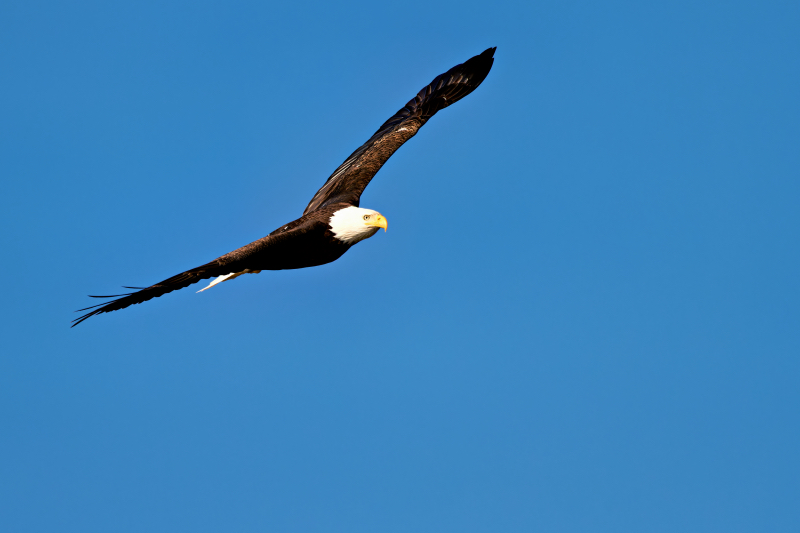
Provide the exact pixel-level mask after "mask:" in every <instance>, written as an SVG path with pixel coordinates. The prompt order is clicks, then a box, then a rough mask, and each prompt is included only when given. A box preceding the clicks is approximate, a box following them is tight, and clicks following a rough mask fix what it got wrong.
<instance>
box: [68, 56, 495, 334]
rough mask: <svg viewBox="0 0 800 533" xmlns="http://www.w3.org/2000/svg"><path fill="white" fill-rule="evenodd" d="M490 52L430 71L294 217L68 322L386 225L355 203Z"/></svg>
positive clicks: (315, 255)
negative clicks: (420, 85) (424, 83)
mask: <svg viewBox="0 0 800 533" xmlns="http://www.w3.org/2000/svg"><path fill="white" fill-rule="evenodd" d="M494 52H495V48H489V49H487V50H485V51H484V52H483V53H481V54H479V55H477V56H475V57H472V58H470V59H468V60H467V61H465V62H464V63H462V64H460V65H456V66H455V67H453V68H451V69H450V70H448V71H447V72H445V73H444V74H441V75H439V76H436V77H435V78H434V79H433V81H432V82H431V83H430V84H429V85H427V86H426V87H425V88H423V89H422V90H421V91H420V92H419V93H418V94H417V95H416V96H415V97H414V98H412V99H411V100H410V101H409V102H408V103H407V104H406V105H405V106H404V107H403V108H402V109H401V110H400V111H398V112H397V113H395V114H394V115H393V116H392V117H391V118H390V119H389V120H387V121H386V122H384V123H383V125H382V126H381V127H380V128H378V131H376V132H375V134H374V135H373V136H372V137H370V138H369V140H368V141H367V142H365V143H364V144H363V145H361V147H359V148H358V149H357V150H356V151H355V152H353V153H352V154H351V155H350V157H348V158H347V159H346V160H345V161H344V163H342V164H341V166H339V168H337V169H336V171H335V172H334V173H333V174H331V176H330V177H329V178H328V180H327V181H326V182H325V184H324V185H323V186H322V188H321V189H320V190H319V191H317V193H316V194H315V195H314V197H313V198H312V199H311V201H310V202H309V204H308V206H307V207H306V209H305V211H303V216H301V217H300V218H298V219H297V220H295V221H293V222H290V223H288V224H285V225H283V226H281V227H280V228H278V229H277V230H275V231H273V232H272V233H270V234H269V235H267V236H266V237H264V238H263V239H259V240H257V241H254V242H251V243H250V244H248V245H246V246H242V247H241V248H237V249H236V250H234V251H232V252H230V253H228V254H225V255H223V256H221V257H218V258H216V259H214V260H213V261H211V262H210V263H206V264H205V265H202V266H199V267H197V268H193V269H191V270H187V271H186V272H182V273H180V274H178V275H176V276H172V277H171V278H169V279H166V280H164V281H161V282H159V283H156V284H154V285H151V286H149V287H144V288H140V287H126V288H129V289H138V290H136V291H135V292H130V293H125V294H115V295H110V296H92V295H90V296H91V297H92V298H115V299H114V300H111V301H109V302H104V303H101V304H98V305H93V306H91V307H86V308H84V309H79V310H78V312H80V311H87V310H90V309H91V311H89V312H88V313H86V314H84V315H82V316H80V317H78V318H76V319H75V320H73V324H72V327H74V326H77V325H78V324H80V323H81V322H83V321H84V320H86V319H87V318H89V317H91V316H94V315H99V314H100V313H110V312H111V311H116V310H118V309H124V308H126V307H128V306H129V305H134V304H139V303H142V302H146V301H147V300H150V299H151V298H157V297H159V296H161V295H163V294H166V293H168V292H172V291H175V290H178V289H182V288H184V287H187V286H189V285H191V284H193V283H197V282H198V281H200V280H204V279H210V278H215V279H214V280H213V281H212V282H211V283H210V284H209V285H208V286H207V287H205V288H204V289H201V290H200V291H198V292H202V291H204V290H206V289H209V288H211V287H213V286H214V285H217V284H219V283H222V282H223V281H229V280H232V279H234V278H236V277H238V276H241V275H242V274H258V273H259V272H261V271H262V270H283V269H290V268H306V267H312V266H317V265H324V264H325V263H330V262H331V261H335V260H337V259H339V258H340V257H341V256H342V254H344V253H345V252H346V251H347V250H349V249H350V247H351V246H353V245H354V244H356V243H357V242H360V241H363V240H364V239H368V238H369V237H372V236H373V235H375V233H376V232H377V231H378V230H379V229H381V228H383V230H384V231H386V228H387V222H386V217H384V216H383V215H381V214H380V213H378V212H377V211H374V210H372V209H364V208H361V207H359V201H360V199H361V193H363V192H364V189H365V188H366V187H367V185H368V184H369V182H370V180H372V177H373V176H375V174H376V173H377V172H378V170H380V168H381V167H382V166H383V164H384V163H386V161H387V160H388V159H389V157H391V155H392V154H393V153H394V152H395V151H396V150H397V149H398V148H400V146H402V145H403V143H404V142H406V141H407V140H409V139H410V138H411V137H413V136H414V135H415V134H416V133H417V131H418V130H419V129H420V128H421V127H422V126H423V125H424V124H425V123H426V122H427V121H428V119H429V118H431V117H432V116H433V115H434V114H436V112H437V111H439V110H440V109H444V108H445V107H447V106H449V105H451V104H453V103H455V102H457V101H458V100H460V99H461V98H463V97H465V96H466V95H468V94H469V93H471V92H472V91H474V90H475V88H476V87H478V85H480V84H481V82H482V81H483V80H484V79H485V78H486V76H487V75H488V74H489V70H491V68H492V63H493V62H494Z"/></svg>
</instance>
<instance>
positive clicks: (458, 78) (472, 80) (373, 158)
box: [303, 48, 496, 215]
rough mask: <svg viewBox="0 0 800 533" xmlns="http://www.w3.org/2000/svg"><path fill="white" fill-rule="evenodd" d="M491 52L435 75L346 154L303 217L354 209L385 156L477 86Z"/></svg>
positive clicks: (492, 53) (487, 68)
mask: <svg viewBox="0 0 800 533" xmlns="http://www.w3.org/2000/svg"><path fill="white" fill-rule="evenodd" d="M495 49H496V48H489V49H487V50H485V51H484V52H483V53H481V54H479V55H477V56H475V57H473V58H471V59H469V60H467V61H466V62H464V63H462V64H460V65H456V66H455V67H453V68H451V69H450V70H448V71H447V72H445V73H444V74H441V75H439V76H436V77H435V78H434V79H433V81H432V82H431V83H430V84H429V85H427V86H426V87H424V88H423V89H422V90H421V91H420V92H419V93H418V94H417V96H415V97H414V98H412V99H411V100H410V101H409V102H408V103H407V104H406V105H405V106H404V107H403V108H402V109H401V110H400V111H398V112H397V113H395V114H394V115H393V116H392V117H391V118H390V119H389V120H387V121H386V122H384V123H383V125H382V126H381V127H380V128H378V131H376V132H375V134H374V135H373V136H372V137H370V138H369V140H368V141H367V142H365V143H364V144H363V145H361V146H360V147H359V148H358V149H357V150H356V151H355V152H353V153H352V154H350V157H348V158H347V159H346V160H345V161H344V163H342V164H341V165H340V166H339V168H337V169H336V171H334V173H333V174H331V176H330V177H329V178H328V180H327V181H326V182H325V185H323V186H322V188H321V189H320V190H319V191H317V193H316V194H315V195H314V197H313V198H312V199H311V202H309V204H308V207H306V209H305V211H303V214H304V215H305V214H306V213H310V212H311V211H314V210H315V209H318V208H319V207H321V206H323V205H326V204H329V203H332V202H343V203H347V204H351V205H354V206H356V207H358V205H359V201H360V199H361V193H363V192H364V189H365V188H366V187H367V185H369V182H370V181H371V180H372V178H373V177H374V176H375V174H377V172H378V170H380V168H381V167H382V166H383V164H384V163H386V161H387V160H388V159H389V157H391V155H392V154H393V153H395V151H397V149H398V148H400V147H401V146H402V145H403V143H405V142H406V141H407V140H409V139H410V138H411V137H413V136H414V135H415V134H416V133H417V131H418V130H419V129H420V128H421V127H422V126H423V125H424V124H425V122H427V121H428V119H429V118H431V117H432V116H433V115H434V114H436V112H437V111H439V110H440V109H444V108H445V107H447V106H449V105H451V104H454V103H455V102H457V101H459V100H460V99H462V98H464V97H465V96H466V95H468V94H469V93H471V92H472V91H474V90H475V88H476V87H478V85H480V84H481V82H482V81H483V80H484V79H485V78H486V76H487V75H488V74H489V70H491V68H492V63H493V62H494V58H493V55H494V51H495Z"/></svg>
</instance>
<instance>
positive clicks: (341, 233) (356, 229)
mask: <svg viewBox="0 0 800 533" xmlns="http://www.w3.org/2000/svg"><path fill="white" fill-rule="evenodd" d="M374 213H375V211H372V210H371V209H362V208H360V207H353V206H352V205H351V206H348V207H345V208H344V209H339V210H338V211H336V212H335V213H334V214H333V215H332V216H331V218H330V221H329V222H328V225H329V226H330V228H331V232H332V233H333V235H334V236H335V237H336V238H337V239H339V240H340V241H342V242H343V243H345V244H349V245H353V244H355V243H357V242H358V241H363V240H364V239H368V238H369V237H372V236H373V235H375V232H377V231H378V228H376V227H375V226H368V225H366V224H365V223H364V215H371V214H374Z"/></svg>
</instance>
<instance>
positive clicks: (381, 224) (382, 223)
mask: <svg viewBox="0 0 800 533" xmlns="http://www.w3.org/2000/svg"><path fill="white" fill-rule="evenodd" d="M367 226H376V227H378V228H383V231H384V232H386V227H387V226H388V224H387V223H386V217H384V216H383V215H378V216H377V217H375V220H370V221H369V222H367Z"/></svg>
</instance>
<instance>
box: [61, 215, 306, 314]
mask: <svg viewBox="0 0 800 533" xmlns="http://www.w3.org/2000/svg"><path fill="white" fill-rule="evenodd" d="M298 222H299V220H298V221H295V222H292V223H291V224H290V225H289V226H286V228H283V229H284V230H286V229H289V231H285V232H282V230H281V229H279V230H276V231H274V232H273V233H271V234H269V235H267V236H266V237H264V238H263V239H259V240H257V241H253V242H251V243H250V244H247V245H245V246H242V247H241V248H237V249H236V250H234V251H232V252H230V253H228V254H225V255H223V256H220V257H218V258H216V259H214V260H213V261H211V262H210V263H206V264H205V265H202V266H199V267H197V268H193V269H191V270H187V271H186V272H181V273H180V274H178V275H176V276H172V277H171V278H169V279H165V280H164V281H161V282H159V283H156V284H155V285H150V286H149V287H144V288H141V289H140V290H137V291H136V292H130V293H126V294H115V295H111V296H91V297H92V298H116V300H111V301H110V302H105V303H102V304H97V305H93V306H91V307H85V308H83V309H78V311H86V310H89V309H92V311H89V312H88V313H86V314H85V315H82V316H80V317H78V318H76V319H75V320H73V322H74V324H72V327H75V326H77V325H78V324H80V323H81V322H83V321H84V320H86V319H87V318H89V317H92V316H94V315H99V314H100V313H110V312H111V311H117V310H119V309H125V308H126V307H128V306H130V305H135V304H140V303H142V302H146V301H147V300H151V299H153V298H158V297H159V296H163V295H164V294H167V293H168V292H172V291H177V290H178V289H183V288H184V287H188V286H189V285H191V284H193V283H197V282H198V281H202V280H204V279H208V278H214V277H217V276H224V275H226V274H233V273H235V272H242V271H245V270H247V269H250V268H251V267H254V268H257V265H258V258H259V256H263V254H265V253H272V250H276V251H278V252H280V249H281V246H280V245H281V244H284V243H285V242H286V241H288V240H289V239H291V238H292V236H293V235H292V234H293V232H292V231H291V230H292V229H294V228H295V227H297V226H299V224H298ZM275 245H277V246H275ZM268 249H269V250H268ZM254 260H255V261H254ZM125 288H126V289H139V287H125Z"/></svg>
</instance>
